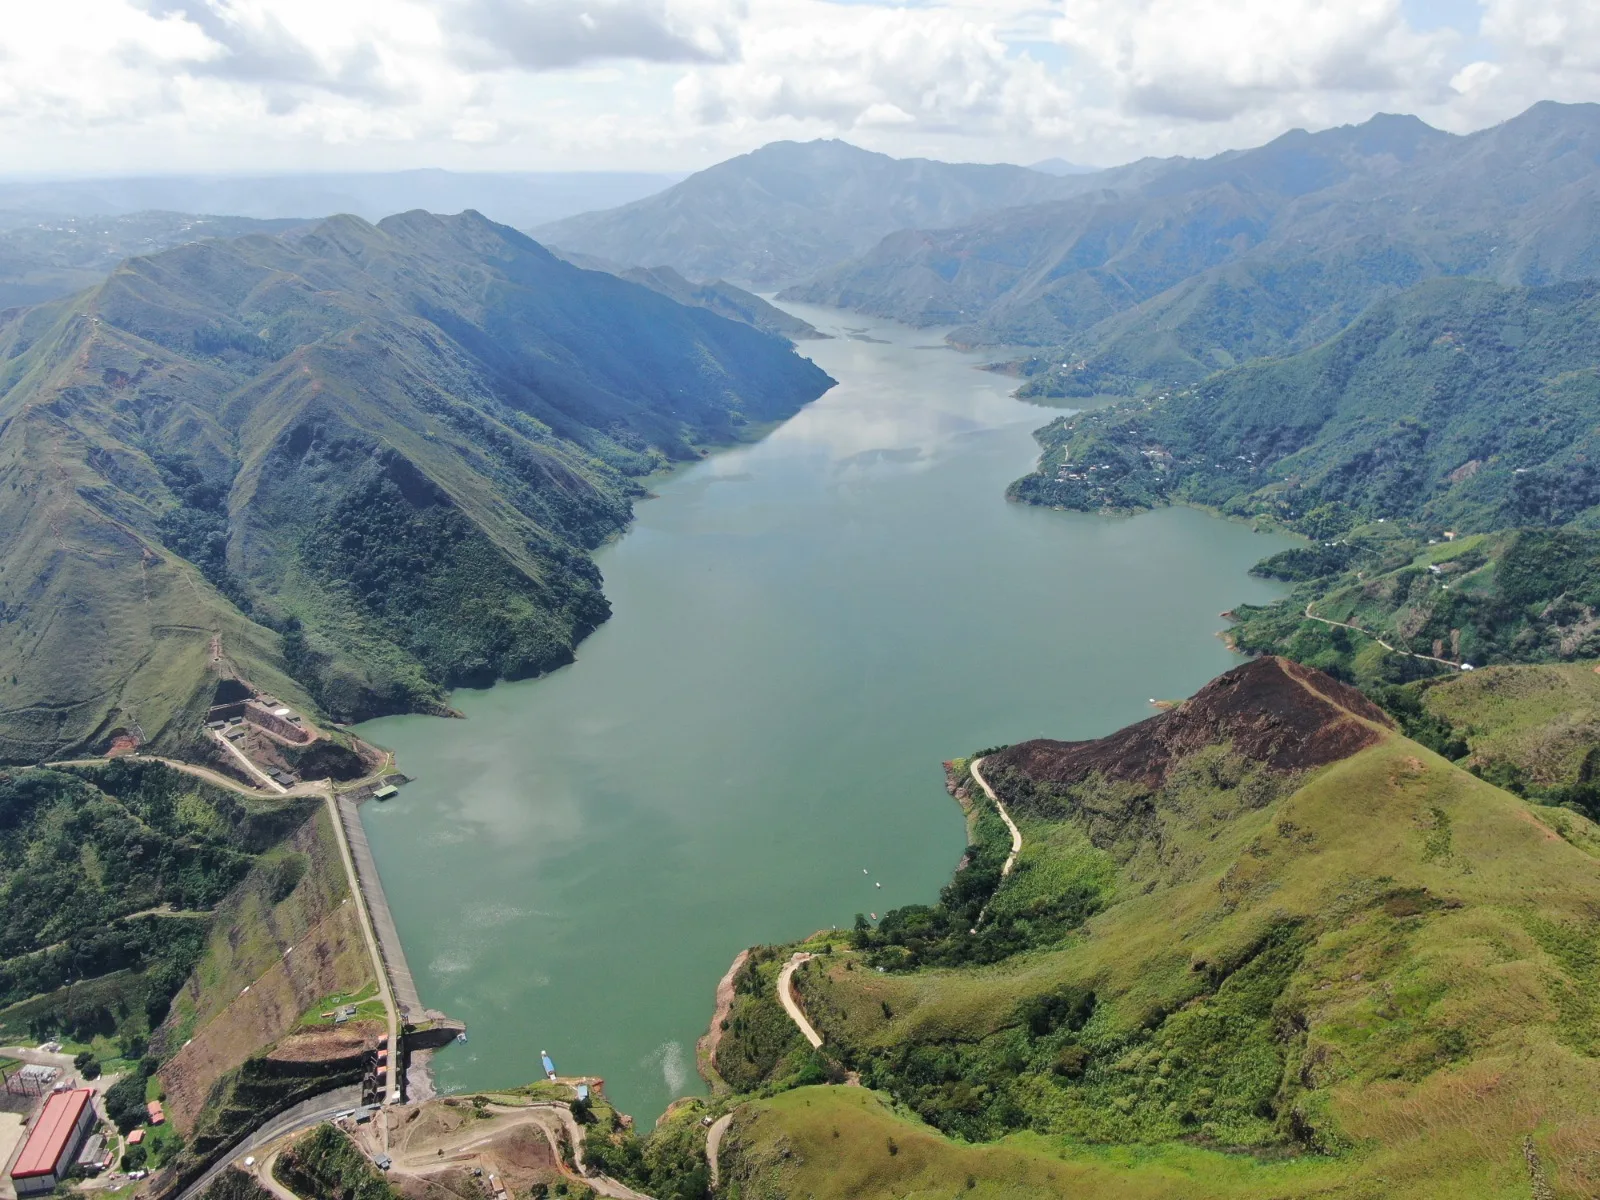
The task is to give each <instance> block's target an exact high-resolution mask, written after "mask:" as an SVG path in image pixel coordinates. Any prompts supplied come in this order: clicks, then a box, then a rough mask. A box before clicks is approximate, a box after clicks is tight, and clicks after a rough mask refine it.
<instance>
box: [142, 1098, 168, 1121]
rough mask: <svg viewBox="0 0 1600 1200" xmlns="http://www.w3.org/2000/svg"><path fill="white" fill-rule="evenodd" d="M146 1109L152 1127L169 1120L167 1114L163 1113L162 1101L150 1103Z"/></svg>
mask: <svg viewBox="0 0 1600 1200" xmlns="http://www.w3.org/2000/svg"><path fill="white" fill-rule="evenodd" d="M144 1109H145V1111H146V1112H147V1113H149V1114H150V1124H152V1125H160V1124H162V1123H163V1122H164V1121H165V1120H166V1119H167V1114H166V1113H165V1112H163V1111H162V1109H161V1101H159V1100H152V1101H150V1103H148V1104H146V1105H145V1106H144Z"/></svg>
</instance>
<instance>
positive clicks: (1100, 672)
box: [361, 306, 1287, 1127]
mask: <svg viewBox="0 0 1600 1200" xmlns="http://www.w3.org/2000/svg"><path fill="white" fill-rule="evenodd" d="M795 311H797V312H798V313H800V314H801V315H803V316H805V317H806V318H807V319H808V320H810V321H812V322H813V323H814V324H816V325H818V326H819V327H820V328H823V329H826V330H828V331H830V332H833V333H835V334H837V335H838V336H837V337H836V338H835V339H834V340H832V341H826V342H810V343H806V344H804V345H803V346H802V352H803V353H805V354H807V355H809V356H811V357H813V358H814V359H815V360H816V361H817V362H818V363H819V364H821V365H822V366H823V367H824V368H826V369H827V370H828V372H829V373H830V374H832V375H833V376H834V377H835V378H836V379H838V380H839V386H838V387H836V388H834V389H833V390H832V391H831V392H829V393H828V395H826V396H825V397H823V398H822V399H821V400H818V401H817V402H816V403H814V404H813V405H811V406H810V407H809V408H807V409H806V410H805V411H804V412H802V413H801V414H800V415H798V416H796V417H795V418H794V419H793V420H791V421H789V422H788V423H786V424H785V425H783V426H782V427H781V428H779V429H778V430H776V431H775V432H773V433H772V434H771V435H770V436H768V437H767V438H766V439H764V440H763V441H761V442H760V443H759V444H755V445H752V446H749V447H745V448H741V449H737V450H733V451H730V452H727V453H724V454H719V455H717V456H715V457H713V458H711V459H709V460H707V461H705V462H703V463H700V464H698V465H696V466H694V467H692V468H690V469H689V470H687V471H685V472H683V473H682V474H679V475H677V476H675V477H673V478H672V479H670V480H669V481H667V482H666V483H664V484H663V485H661V486H660V487H659V489H658V492H659V496H658V498H656V499H652V500H650V501H647V502H645V503H642V504H640V505H639V506H638V518H637V522H636V524H635V525H634V527H633V528H632V529H631V530H630V531H629V533H628V534H627V535H626V536H625V537H623V538H622V539H621V540H620V541H618V542H617V543H616V544H615V545H613V546H610V547H607V548H606V549H605V550H603V551H602V552H601V553H600V554H599V555H598V559H599V563H600V567H601V570H602V571H603V572H604V574H605V580H606V591H607V594H608V595H609V596H610V598H611V602H612V605H613V607H614V611H615V615H614V617H613V618H612V620H611V621H610V622H609V623H607V624H606V625H605V626H604V627H603V628H602V629H600V630H599V632H597V633H596V634H595V635H594V636H593V637H591V638H590V639H589V640H588V641H587V642H585V643H584V644H583V646H582V647H581V648H580V650H579V657H578V661H577V662H576V663H575V664H574V665H572V666H570V667H568V668H566V669H565V670H562V671H560V672H557V673H556V674H554V675H552V676H549V677H547V678H544V679H539V680H531V681H527V682H524V683H517V684H508V685H502V686H499V687H495V688H493V689H490V690H488V691H478V692H472V691H464V692H458V693H457V694H456V696H455V704H456V706H457V707H458V708H460V710H461V711H462V712H464V713H465V714H466V716H467V720H465V721H446V720H438V719H432V718H425V717H397V718H389V719H385V720H380V721H374V722H371V723H369V724H368V725H366V726H365V727H363V728H362V730H361V732H362V734H363V736H365V737H368V738H370V739H372V740H374V741H376V742H379V743H381V744H383V745H386V746H389V747H392V748H393V749H395V750H396V751H398V753H399V755H400V763H401V766H402V769H404V770H405V771H407V772H408V773H410V774H412V775H414V776H415V777H416V782H415V783H413V784H412V785H410V786H409V787H406V788H405V789H403V791H402V793H401V795H400V797H399V798H398V799H396V800H392V801H389V802H388V803H386V804H368V805H365V806H364V808H363V819H364V821H365V824H366V827H367V830H368V834H369V836H370V839H371V842H372V847H373V851H374V853H375V854H376V856H377V860H378V864H379V867H380V870H381V873H382V876H383V882H384V887H385V889H386V891H387V893H388V896H389V900H390V903H391V906H392V908H393V910H394V917H395V921H396V923H397V924H398V926H399V929H400V933H401V937H402V939H403V941H404V942H405V945H406V952H407V957H408V959H409V960H410V963H411V966H412V969H413V971H414V972H415V974H416V977H417V983H418V987H419V989H420V991H421V993H422V997H423V999H424V1001H425V1002H426V1003H427V1004H428V1005H430V1006H432V1007H437V1008H441V1009H443V1010H445V1011H446V1012H449V1013H450V1014H451V1015H453V1016H456V1017H460V1018H461V1019H463V1020H465V1021H466V1022H467V1025H468V1028H469V1032H470V1042H469V1044H467V1045H464V1046H455V1047H452V1048H450V1049H449V1050H447V1051H445V1052H443V1053H442V1054H440V1055H439V1056H438V1058H437V1059H436V1067H437V1076H438V1080H439V1083H440V1086H441V1087H442V1088H444V1089H468V1088H480V1087H485V1086H490V1085H505V1084H510V1083H516V1082H523V1081H526V1080H530V1079H535V1078H539V1077H540V1076H541V1071H540V1066H539V1053H540V1050H541V1049H544V1050H548V1051H549V1052H550V1054H551V1055H552V1057H553V1058H554V1059H555V1062H556V1065H557V1067H558V1068H559V1069H560V1070H561V1071H562V1072H563V1073H579V1072H584V1073H592V1074H597V1075H601V1076H604V1077H605V1079H606V1084H607V1091H608V1093H609V1094H610V1096H611V1097H612V1099H613V1100H614V1102H616V1103H617V1104H618V1105H619V1106H620V1107H621V1108H622V1109H623V1110H624V1111H627V1112H631V1113H633V1114H634V1115H635V1116H636V1117H637V1118H638V1119H639V1121H640V1124H641V1127H648V1124H649V1122H651V1121H653V1120H654V1119H655V1117H656V1116H657V1115H658V1114H659V1113H660V1111H661V1110H662V1109H663V1108H664V1107H665V1106H666V1104H667V1103H668V1101H670V1100H671V1099H672V1098H673V1097H675V1096H677V1095H681V1094H683V1093H685V1092H690V1091H698V1090H700V1087H701V1084H700V1081H699V1079H698V1078H697V1077H696V1075H695V1070H694V1042H695V1039H696V1038H697V1037H698V1036H699V1035H700V1034H701V1033H702V1032H703V1031H704V1029H705V1026H706V1023H707V1021H708V1020H709V1017H710V1014H711V1006H712V994H713V990H714V988H715V985H716V981H717V979H718V978H719V976H720V975H721V974H722V972H723V971H724V969H725V968H726V966H727V964H728V962H729V961H730V960H731V959H732V957H733V955H734V954H735V953H736V952H737V951H738V950H739V949H740V948H741V947H742V946H745V945H748V944H751V943H756V942H772V941H780V940H784V939H788V938H792V937H795V936H798V935H803V934H805V933H807V932H809V931H811V930H814V929H818V928H823V927H826V926H829V925H840V926H845V925H848V924H849V923H850V922H851V920H852V919H853V917H854V915H855V914H856V913H857V912H878V913H882V912H883V911H885V910H886V909H888V908H892V907H894V906H896V905H901V904H907V903H913V902H926V901H930V900H932V899H933V898H934V897H935V896H936V894H937V892H938V889H939V886H940V885H941V884H942V883H944V882H945V880H946V879H947V878H948V876H949V874H950V871H951V869H952V868H953V867H954V865H955V863H956V861H957V859H959V857H960V855H961V849H962V843H963V834H962V822H961V817H960V813H959V810H958V809H957V807H956V805H955V804H954V803H953V802H952V801H951V800H950V799H949V798H948V797H947V796H946V795H945V793H944V789H943V786H942V782H943V777H942V773H941V769H940V761H941V760H942V759H945V758H949V757H951V756H953V755H958V754H962V753H965V752H967V751H970V750H973V749H975V748H978V747H982V746H986V745H991V744H994V743H999V742H1012V741H1019V740H1021V739H1024V738H1029V737H1036V736H1042V735H1048V736H1053V737H1067V738H1084V737H1094V736H1098V735H1100V734H1104V733H1107V732H1109V731H1111V730H1113V729H1116V728H1118V727H1119V726H1122V725H1125V724H1127V723H1129V722H1131V721H1136V720H1139V719H1141V718H1143V717H1145V716H1148V715H1150V714H1151V712H1152V711H1153V710H1152V709H1151V708H1150V705H1149V700H1150V698H1151V697H1157V698H1166V697H1180V696H1184V695H1187V694H1188V693H1189V692H1191V691H1193V690H1194V689H1195V688H1197V687H1198V686H1199V685H1200V684H1202V683H1204V682H1205V681H1206V680H1207V679H1209V678H1211V677H1212V676H1213V675H1216V674H1218V673H1219V672H1221V671H1223V670H1226V669H1227V668H1228V667H1229V666H1231V665H1232V664H1233V663H1234V662H1235V661H1236V659H1235V658H1234V657H1233V656H1232V655H1230V654H1229V653H1228V651H1227V650H1226V649H1225V647H1224V646H1223V644H1222V643H1221V641H1219V640H1218V639H1217V637H1216V636H1215V633H1216V631H1217V630H1218V629H1219V628H1220V627H1221V626H1222V625H1223V624H1224V622H1222V621H1221V620H1220V619H1219V618H1218V613H1219V612H1220V611H1221V610H1223V609H1225V608H1228V607H1229V606H1231V605H1232V604H1235V603H1237V602H1240V601H1245V600H1256V601H1261V600H1265V599H1268V598H1270V597H1272V596H1274V595H1277V594H1279V593H1278V592H1277V590H1276V589H1275V588H1274V587H1272V586H1271V585H1269V584H1266V583H1264V582H1262V581H1260V580H1255V579H1251V578H1250V577H1249V576H1247V575H1246V574H1245V572H1246V569H1247V568H1248V567H1249V566H1250V564H1252V563H1253V562H1255V561H1256V560H1257V559H1259V558H1261V557H1262V556H1263V555H1266V554H1269V553H1272V552H1273V551H1275V550H1278V549H1280V548H1282V547H1283V546H1284V545H1286V544H1287V542H1286V541H1285V540H1284V539H1281V538H1275V537H1268V536H1264V535H1258V534H1255V533H1253V532H1251V531H1250V530H1249V529H1248V528H1246V527H1245V526H1242V525H1238V524H1233V523H1229V522H1226V521H1222V520H1219V519H1215V518H1212V517H1208V516H1205V515H1203V514H1201V513H1199V512H1195V511H1192V510H1187V509H1173V510H1168V511H1162V512H1155V513H1150V514H1146V515H1143V516H1140V517H1137V518H1133V519H1128V520H1122V519H1105V518H1100V517H1092V516H1085V515H1079V514H1067V513H1058V512H1048V511H1042V510H1038V509H1029V508H1022V507H1019V506H1017V505H1013V504H1008V503H1006V501H1005V499H1004V495H1003V493H1004V489H1005V486H1006V484H1007V483H1009V482H1010V481H1011V480H1012V479H1014V478H1015V477H1016V476H1018V475H1020V474H1022V473H1024V472H1025V471H1026V470H1027V469H1028V468H1029V467H1030V465H1031V464H1032V462H1033V461H1034V458H1035V454H1036V447H1035V444H1034V442H1033V440H1032V438H1031V437H1030V431H1031V430H1033V429H1034V428H1035V427H1037V426H1039V425H1042V424H1044V423H1045V421H1046V420H1048V419H1049V417H1050V415H1051V414H1050V413H1048V412H1046V411H1044V410H1041V409H1039V408H1036V407H1032V406H1029V405H1026V404H1023V403H1021V402H1018V401H1016V400H1013V399H1011V398H1010V397H1009V392H1010V390H1011V388H1012V387H1013V386H1014V384H1013V381H1010V380H1007V379H1004V378H1001V377H998V376H995V375H993V374H988V373H984V372H981V371H978V370H975V369H973V368H974V365H975V363H976V362H978V361H980V360H979V359H977V358H975V357H971V356H966V355H962V354H959V353H956V352H954V351H952V350H949V349H946V348H943V347H941V346H940V345H939V344H938V343H939V339H938V336H937V335H935V334H931V333H929V332H927V331H914V330H909V329H904V328H901V327H898V326H891V325H883V324H877V323H873V322H870V321H868V320H867V319H864V318H861V317H858V316H856V315H854V314H845V313H838V312H834V311H831V310H826V309H809V308H804V307H801V306H796V307H795ZM863 869H865V871H866V872H867V873H866V874H863Z"/></svg>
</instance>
